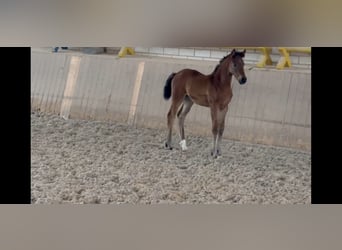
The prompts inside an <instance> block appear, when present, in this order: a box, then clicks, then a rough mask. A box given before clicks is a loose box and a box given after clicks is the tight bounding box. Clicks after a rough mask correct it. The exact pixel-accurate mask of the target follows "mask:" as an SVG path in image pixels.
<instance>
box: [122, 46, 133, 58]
mask: <svg viewBox="0 0 342 250" xmlns="http://www.w3.org/2000/svg"><path fill="white" fill-rule="evenodd" d="M127 54H128V55H134V54H135V51H134V49H133V48H131V47H121V49H120V51H119V57H124V56H126V55H127Z"/></svg>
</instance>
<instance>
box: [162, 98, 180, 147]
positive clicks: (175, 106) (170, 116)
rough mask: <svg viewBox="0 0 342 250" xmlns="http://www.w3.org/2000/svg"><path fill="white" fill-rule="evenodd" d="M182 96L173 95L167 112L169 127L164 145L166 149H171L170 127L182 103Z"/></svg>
mask: <svg viewBox="0 0 342 250" xmlns="http://www.w3.org/2000/svg"><path fill="white" fill-rule="evenodd" d="M183 98H184V97H183V96H181V97H179V96H178V97H177V96H176V97H175V96H173V97H172V104H171V107H170V110H169V112H168V113H167V127H168V129H169V134H168V136H167V140H166V142H165V147H166V148H168V149H172V127H173V123H174V121H175V118H176V113H177V111H178V108H179V106H180V105H181V104H182V101H183Z"/></svg>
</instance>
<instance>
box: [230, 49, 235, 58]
mask: <svg viewBox="0 0 342 250" xmlns="http://www.w3.org/2000/svg"><path fill="white" fill-rule="evenodd" d="M235 52H236V50H235V49H233V50H232V53H230V54H231V55H232V57H233V58H234V57H235Z"/></svg>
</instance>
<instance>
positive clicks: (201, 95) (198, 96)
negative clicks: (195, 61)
mask: <svg viewBox="0 0 342 250" xmlns="http://www.w3.org/2000/svg"><path fill="white" fill-rule="evenodd" d="M210 83H211V77H210V76H209V75H204V74H202V73H201V72H199V71H197V70H193V69H183V70H181V71H179V72H178V73H177V75H176V76H175V79H174V84H175V86H174V88H175V89H177V88H178V89H181V90H182V91H184V92H185V94H186V95H188V96H189V97H190V98H191V99H192V101H193V102H195V103H196V104H198V105H201V106H206V107H207V106H208V98H207V96H208V88H209V86H210ZM177 85H178V86H177Z"/></svg>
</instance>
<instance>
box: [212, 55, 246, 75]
mask: <svg viewBox="0 0 342 250" xmlns="http://www.w3.org/2000/svg"><path fill="white" fill-rule="evenodd" d="M231 54H232V52H230V53H229V54H228V55H226V56H224V57H223V58H222V59H221V60H220V62H219V64H217V65H216V67H215V69H214V72H213V73H212V74H215V73H216V71H217V70H218V68H219V67H220V65H221V63H222V62H223V61H224V60H225V59H226V58H228V57H229V56H230V55H231ZM234 55H235V56H241V57H243V55H244V54H243V52H238V51H235V54H234Z"/></svg>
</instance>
